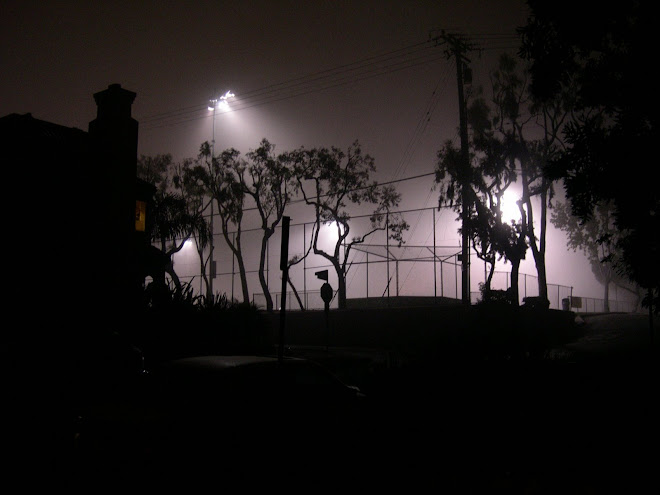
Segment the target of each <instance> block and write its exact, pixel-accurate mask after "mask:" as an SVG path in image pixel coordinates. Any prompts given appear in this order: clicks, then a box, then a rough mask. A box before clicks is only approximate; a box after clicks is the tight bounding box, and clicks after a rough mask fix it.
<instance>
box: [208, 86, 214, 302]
mask: <svg viewBox="0 0 660 495" xmlns="http://www.w3.org/2000/svg"><path fill="white" fill-rule="evenodd" d="M213 97H214V98H215V95H213ZM212 101H213V124H212V126H211V128H212V134H211V163H213V157H214V156H215V108H216V100H212ZM213 220H214V219H213V196H211V221H210V229H209V234H210V236H209V238H210V241H209V292H210V293H211V297H213V277H215V272H214V271H213V223H214V221H213Z"/></svg>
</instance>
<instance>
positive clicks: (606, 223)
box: [550, 202, 640, 311]
mask: <svg viewBox="0 0 660 495" xmlns="http://www.w3.org/2000/svg"><path fill="white" fill-rule="evenodd" d="M550 221H551V222H552V224H553V225H554V226H555V227H557V228H558V229H560V230H562V231H563V232H564V233H565V234H566V237H567V247H568V248H570V249H572V250H573V251H577V250H578V249H580V250H581V251H582V252H584V254H585V255H586V257H587V260H588V261H589V263H590V265H591V271H592V272H593V274H594V276H595V277H596V280H598V282H600V283H601V284H602V285H603V301H604V308H603V309H604V310H605V311H609V310H610V306H609V299H610V292H609V289H610V285H615V286H617V287H619V288H621V289H623V290H625V291H626V292H630V293H631V294H634V295H635V296H636V297H638V298H640V293H639V290H636V289H635V287H634V285H635V284H631V282H630V280H628V279H627V278H626V277H625V276H622V275H621V270H620V269H619V268H620V263H621V253H620V251H619V250H618V249H617V245H618V243H619V236H620V233H619V231H618V230H617V228H616V225H615V221H614V204H613V203H612V202H603V203H599V204H597V205H595V207H594V209H593V211H592V214H591V217H590V218H589V220H586V221H585V220H581V219H580V218H579V217H577V216H575V215H573V213H572V211H571V206H570V203H564V202H561V203H557V204H555V206H554V208H553V211H552V215H551V218H550Z"/></svg>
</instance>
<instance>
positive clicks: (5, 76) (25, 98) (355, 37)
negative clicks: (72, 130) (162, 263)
mask: <svg viewBox="0 0 660 495" xmlns="http://www.w3.org/2000/svg"><path fill="white" fill-rule="evenodd" d="M526 18H527V10H526V6H525V4H524V1H523V0H499V1H485V0H484V1H476V0H475V1H473V0H470V1H457V0H454V1H385V0H378V1H372V0H369V1H307V2H293V1H280V0H270V1H242V2H223V1H196V2H183V1H180V2H167V1H158V2H156V1H132V2H126V1H114V2H82V1H68V2H60V1H48V2H42V1H39V2H33V1H25V0H22V1H14V0H5V1H3V2H2V3H1V4H0V36H1V37H2V42H1V43H0V67H1V68H2V77H1V78H0V90H1V91H2V95H3V97H2V98H1V99H0V116H4V115H7V114H10V113H14V112H15V113H21V114H23V113H32V115H33V116H34V117H35V118H38V119H42V120H46V121H50V122H54V123H57V124H61V125H64V126H70V127H78V128H81V129H83V130H87V127H88V124H89V122H90V121H91V120H93V119H94V118H95V116H96V106H95V104H94V100H93V96H92V95H93V93H96V92H98V91H101V90H103V89H106V88H107V87H108V85H110V84H113V83H119V84H121V85H122V87H124V88H126V89H128V90H130V91H134V92H136V93H137V97H136V100H135V103H134V105H133V117H134V118H135V119H136V120H138V122H139V125H140V131H139V148H138V153H139V154H144V155H155V154H159V153H171V154H172V155H173V156H174V158H175V159H177V160H178V159H183V158H186V157H194V156H195V155H196V154H197V152H198V149H199V145H200V144H201V143H202V142H203V141H205V140H210V139H211V138H212V128H213V127H212V120H211V114H212V113H211V112H209V111H208V110H207V103H208V100H209V98H212V97H213V96H219V95H221V94H222V93H224V92H225V91H227V90H231V91H233V92H234V93H235V94H236V98H234V99H233V100H232V102H231V105H232V111H231V112H228V113H218V114H217V116H216V121H215V139H216V149H218V148H220V149H224V148H227V147H234V148H237V149H238V150H240V151H241V152H243V153H245V152H247V151H249V150H250V149H251V148H255V147H256V146H257V145H258V143H259V141H260V140H261V139H262V138H267V139H269V140H270V141H271V142H272V143H274V144H275V145H276V150H277V151H285V150H288V149H293V148H297V147H300V146H305V147H307V148H311V147H315V146H331V145H336V146H339V147H342V148H346V147H347V146H348V145H350V144H351V143H352V142H353V141H354V140H356V139H358V140H359V141H360V143H361V144H362V146H363V150H364V151H365V152H367V153H369V154H371V155H372V156H374V157H375V159H376V167H377V170H378V172H377V175H376V177H375V178H376V179H378V180H379V181H381V182H382V181H390V180H396V179H404V178H408V177H413V176H417V175H422V174H429V173H431V172H433V170H434V166H435V161H436V158H435V155H436V152H437V150H438V149H439V148H440V147H441V146H442V143H443V142H444V141H445V140H447V139H454V140H456V141H458V131H457V129H458V108H457V93H456V74H455V68H454V65H453V61H448V60H447V58H446V56H445V52H444V50H443V48H442V47H438V46H434V44H433V43H431V42H429V37H430V36H431V35H433V34H434V33H435V34H437V33H438V31H439V30H440V29H445V30H447V31H449V32H455V33H460V34H464V35H466V36H468V37H469V38H470V39H471V40H472V41H474V42H475V44H476V45H477V46H478V47H480V48H481V50H480V51H475V52H474V53H473V54H471V58H472V61H473V63H472V68H473V70H474V83H475V84H484V85H486V87H487V85H488V79H487V73H488V71H489V70H491V69H492V68H493V67H494V65H495V61H496V59H497V57H498V56H499V55H500V54H501V53H503V52H508V53H512V54H515V53H516V50H517V46H518V43H517V38H516V34H515V29H516V27H519V26H522V25H524V24H525V21H526ZM432 184H433V177H432V176H426V177H424V178H420V179H415V180H407V181H403V182H400V183H399V184H398V185H397V188H398V190H399V191H400V192H401V193H402V195H403V202H402V205H401V208H402V209H413V208H424V207H432V206H434V205H436V204H437V193H433V192H432V191H431V186H432ZM454 217H455V215H453V214H449V213H447V214H446V219H447V223H446V227H445V228H444V230H443V231H442V236H443V237H445V238H446V239H453V240H458V238H459V235H458V234H457V233H456V231H455V226H454V225H453V224H452V219H453V218H454ZM420 228H421V227H420ZM549 230H550V233H549V236H550V237H549V247H548V253H547V264H548V267H549V270H548V271H549V282H551V283H558V284H563V285H568V286H573V287H574V288H575V289H574V293H575V294H579V295H583V296H590V297H602V290H601V288H600V287H599V285H598V284H597V283H596V282H595V280H594V279H593V276H592V275H591V271H590V269H589V267H588V265H587V264H586V263H585V262H584V260H583V258H582V256H580V255H579V254H573V253H572V252H567V249H566V247H565V241H564V237H563V234H562V233H560V232H557V231H555V230H554V229H553V228H552V227H550V229H549ZM426 237H427V236H426V234H424V236H423V238H422V239H421V240H420V242H422V241H423V240H424V238H426ZM498 269H503V266H502V265H501V264H500V265H499V267H498ZM522 272H525V273H529V274H533V273H535V269H534V266H533V261H532V256H531V252H530V253H528V259H527V260H526V261H525V262H524V264H523V266H522ZM473 285H474V287H473V288H472V290H477V288H476V283H473Z"/></svg>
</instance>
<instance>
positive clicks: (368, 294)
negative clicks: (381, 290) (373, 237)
mask: <svg viewBox="0 0 660 495" xmlns="http://www.w3.org/2000/svg"><path fill="white" fill-rule="evenodd" d="M367 299H369V253H367Z"/></svg>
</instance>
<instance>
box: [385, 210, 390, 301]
mask: <svg viewBox="0 0 660 495" xmlns="http://www.w3.org/2000/svg"><path fill="white" fill-rule="evenodd" d="M389 231H390V215H389V213H388V214H387V217H385V249H386V250H387V252H386V253H385V254H386V255H387V298H388V299H389V298H390V236H389V235H388V232H389Z"/></svg>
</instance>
